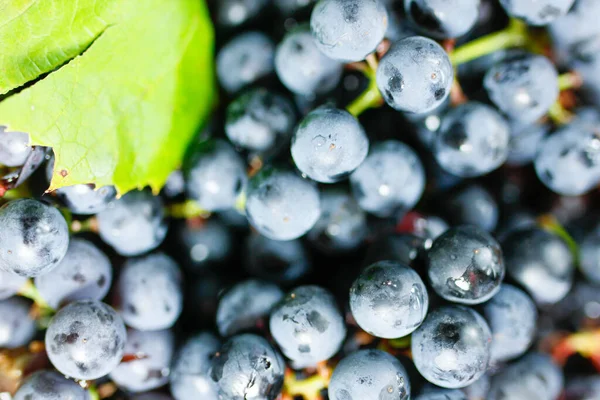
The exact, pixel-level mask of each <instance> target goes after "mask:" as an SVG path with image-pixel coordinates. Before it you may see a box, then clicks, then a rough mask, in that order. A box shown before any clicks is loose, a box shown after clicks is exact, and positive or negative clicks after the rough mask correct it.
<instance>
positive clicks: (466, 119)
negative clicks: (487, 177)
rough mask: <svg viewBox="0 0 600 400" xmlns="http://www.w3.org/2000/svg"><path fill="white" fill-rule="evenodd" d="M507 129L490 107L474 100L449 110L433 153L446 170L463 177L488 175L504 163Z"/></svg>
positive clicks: (508, 132)
mask: <svg viewBox="0 0 600 400" xmlns="http://www.w3.org/2000/svg"><path fill="white" fill-rule="evenodd" d="M509 139H510V127H509V125H508V123H507V122H506V120H504V118H503V117H502V116H501V115H500V114H499V113H498V112H497V111H496V110H494V109H493V108H491V107H489V106H487V105H485V104H481V103H478V102H475V101H471V102H468V103H466V104H462V105H460V106H458V107H456V108H454V109H452V110H450V111H449V112H448V113H447V114H446V115H445V116H444V117H443V119H442V126H441V128H440V130H439V131H438V133H437V135H436V136H435V139H434V142H433V152H434V154H435V158H436V160H437V162H438V163H439V164H440V165H441V166H442V168H444V169H445V170H446V171H448V172H450V173H452V174H454V175H457V176H460V177H465V178H471V177H475V176H480V175H484V174H487V173H489V172H491V171H493V170H495V169H496V168H498V167H499V166H500V165H502V164H503V163H504V161H506V158H507V156H508V143H509Z"/></svg>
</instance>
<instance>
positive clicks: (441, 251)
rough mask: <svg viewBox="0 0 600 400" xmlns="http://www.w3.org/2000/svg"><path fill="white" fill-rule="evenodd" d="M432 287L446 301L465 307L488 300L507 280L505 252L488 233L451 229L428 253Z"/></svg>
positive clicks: (474, 229) (463, 228) (468, 229)
mask: <svg viewBox="0 0 600 400" xmlns="http://www.w3.org/2000/svg"><path fill="white" fill-rule="evenodd" d="M427 264H428V275H429V281H430V282H431V286H432V287H433V289H434V290H435V291H436V293H437V294H438V295H440V296H442V297H443V298H444V299H446V300H449V301H453V302H456V303H462V304H478V303H483V302H484V301H487V300H489V299H490V298H491V297H492V296H494V295H495V294H496V293H498V291H499V290H500V284H501V283H502V280H503V279H504V272H505V270H504V260H503V258H502V250H501V249H500V245H499V244H498V242H496V240H495V239H494V238H493V237H492V236H491V235H489V234H488V233H487V232H485V231H483V230H481V229H479V228H476V227H474V226H469V225H467V226H459V227H456V228H450V229H449V230H447V231H446V232H445V233H444V234H443V235H441V236H440V237H438V238H437V239H436V240H435V241H434V242H433V246H431V249H430V250H429V251H428V252H427Z"/></svg>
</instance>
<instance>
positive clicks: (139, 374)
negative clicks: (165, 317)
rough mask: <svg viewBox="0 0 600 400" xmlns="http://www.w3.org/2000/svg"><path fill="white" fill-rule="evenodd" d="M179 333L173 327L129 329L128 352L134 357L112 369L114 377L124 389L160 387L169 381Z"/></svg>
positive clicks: (143, 389)
mask: <svg viewBox="0 0 600 400" xmlns="http://www.w3.org/2000/svg"><path fill="white" fill-rule="evenodd" d="M174 347H175V336H174V335H173V333H172V332H171V331H169V330H163V331H152V332H143V331H138V330H135V329H129V330H127V342H126V343H125V354H133V355H135V356H136V357H137V359H134V360H127V361H124V362H122V363H121V364H119V365H118V366H117V367H116V368H115V369H113V370H112V371H111V373H110V379H111V380H112V381H113V382H114V383H116V384H117V386H119V387H120V388H122V389H125V390H127V391H129V392H134V393H139V392H145V391H147V390H151V389H156V388H158V387H160V386H163V385H164V384H165V383H167V382H168V381H169V367H170V366H171V359H172V358H173V351H174Z"/></svg>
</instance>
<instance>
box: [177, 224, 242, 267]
mask: <svg viewBox="0 0 600 400" xmlns="http://www.w3.org/2000/svg"><path fill="white" fill-rule="evenodd" d="M244 220H245V218H244ZM177 239H178V243H179V244H180V245H181V248H180V249H181V251H182V252H183V254H184V258H185V260H186V264H184V266H186V267H188V268H189V269H190V270H191V271H193V272H199V271H201V270H203V269H205V268H207V267H208V266H210V265H213V264H219V263H222V262H224V261H226V260H227V258H228V256H229V255H230V254H231V250H232V249H233V247H234V246H233V240H234V238H233V233H232V232H231V231H230V230H229V229H228V228H227V227H226V226H225V225H224V224H223V222H222V221H221V220H219V219H218V218H214V217H213V218H210V219H207V220H204V221H203V222H202V224H201V225H199V226H196V225H193V224H187V223H184V224H182V225H180V226H178V227H177Z"/></svg>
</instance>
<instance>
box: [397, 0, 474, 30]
mask: <svg viewBox="0 0 600 400" xmlns="http://www.w3.org/2000/svg"><path fill="white" fill-rule="evenodd" d="M479 7H480V0H450V1H448V0H404V9H405V12H406V15H407V16H408V17H409V18H410V20H411V21H412V22H413V23H414V24H415V25H416V26H417V27H418V28H419V29H420V30H422V31H423V33H425V34H426V35H427V36H432V37H435V38H437V39H447V38H456V37H459V36H463V35H464V34H466V33H467V32H469V31H470V30H471V28H473V27H474V26H475V24H476V23H477V20H478V18H479Z"/></svg>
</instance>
